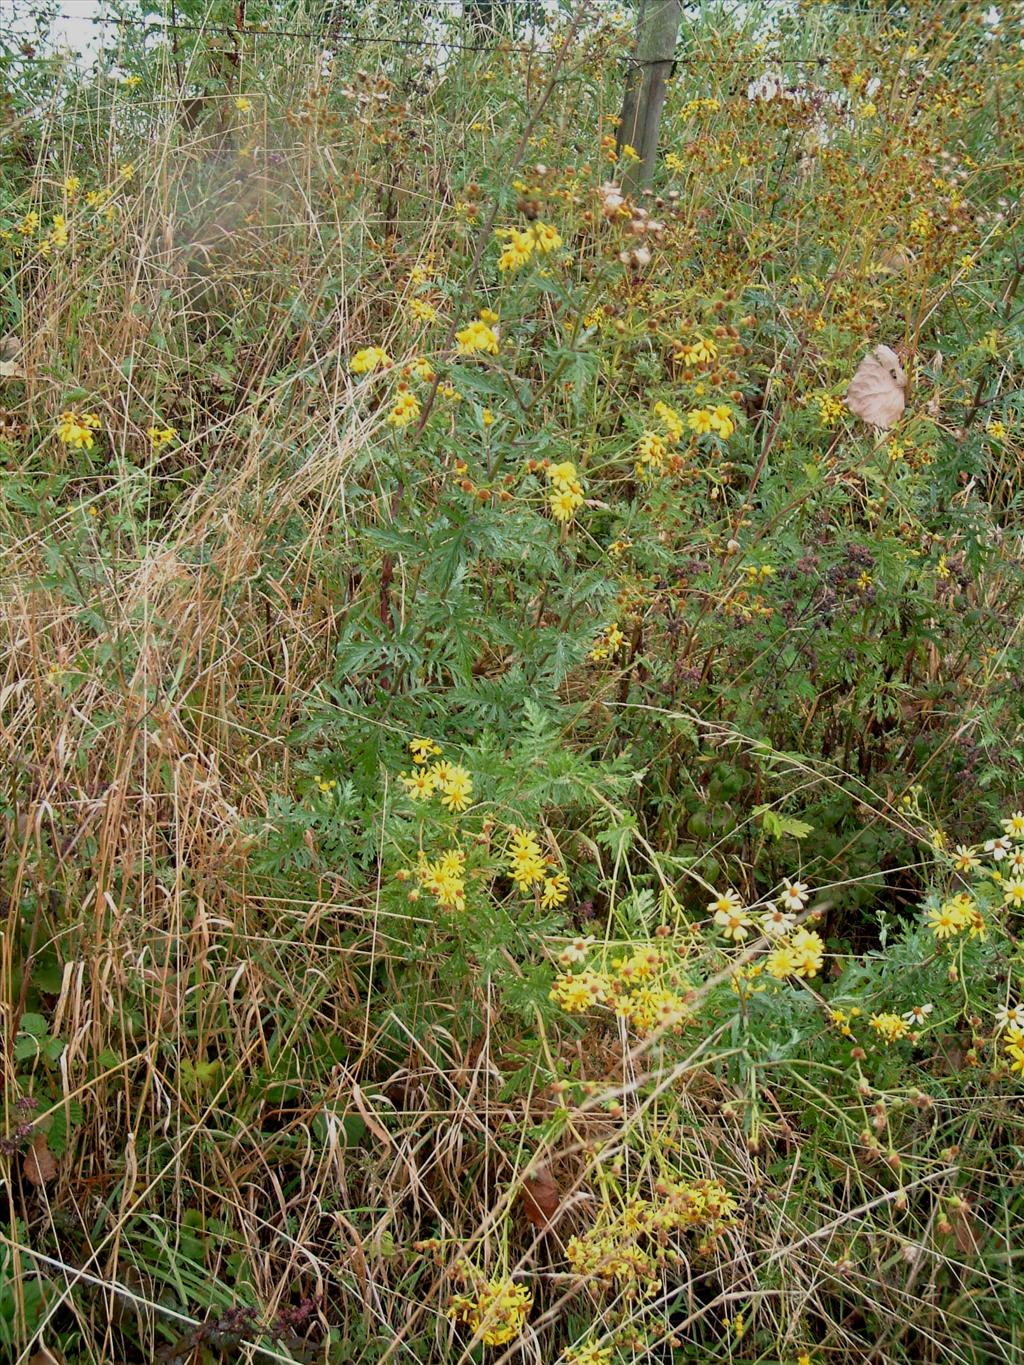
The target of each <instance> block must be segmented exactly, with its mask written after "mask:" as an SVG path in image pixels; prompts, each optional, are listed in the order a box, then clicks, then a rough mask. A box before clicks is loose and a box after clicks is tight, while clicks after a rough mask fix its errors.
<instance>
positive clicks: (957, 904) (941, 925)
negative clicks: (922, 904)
mask: <svg viewBox="0 0 1024 1365" xmlns="http://www.w3.org/2000/svg"><path fill="white" fill-rule="evenodd" d="M973 908H974V902H973V901H972V900H971V898H970V897H969V896H954V897H953V899H952V900H949V901H946V902H945V904H943V905H940V906H938V908H936V909H933V910H929V911H928V915H927V925H928V928H929V929H930V930H931V931H932V933H933V934H934V935H935V937H936V938H937V939H939V940H940V942H941V940H942V939H946V938H952V936H953V935H954V934H962V933H963V931H964V930H965V929H966V928H967V927H968V926H969V925H970V923H971V921H972V916H971V911H972V910H973Z"/></svg>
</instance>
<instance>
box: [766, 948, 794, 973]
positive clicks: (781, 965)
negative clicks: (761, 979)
mask: <svg viewBox="0 0 1024 1365" xmlns="http://www.w3.org/2000/svg"><path fill="white" fill-rule="evenodd" d="M764 967H765V971H766V972H767V973H768V975H769V976H773V977H775V979H776V981H781V980H782V979H783V978H784V977H787V976H795V975H796V970H797V958H796V954H795V953H794V952H793V949H792V948H791V947H790V946H789V944H788V943H780V944H779V946H778V947H777V948H773V949H772V951H771V952H770V953H769V954H768V956H767V957H766V958H765V960H764Z"/></svg>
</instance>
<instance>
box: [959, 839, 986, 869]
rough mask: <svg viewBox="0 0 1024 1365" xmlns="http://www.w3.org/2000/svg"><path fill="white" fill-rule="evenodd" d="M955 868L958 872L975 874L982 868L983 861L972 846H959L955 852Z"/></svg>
mask: <svg viewBox="0 0 1024 1365" xmlns="http://www.w3.org/2000/svg"><path fill="white" fill-rule="evenodd" d="M953 866H954V867H955V868H956V870H957V871H958V872H973V871H974V869H975V868H976V867H980V866H981V859H980V858H979V857H978V855H977V853H975V851H974V849H973V848H972V847H971V846H970V844H957V846H956V848H955V849H954V850H953Z"/></svg>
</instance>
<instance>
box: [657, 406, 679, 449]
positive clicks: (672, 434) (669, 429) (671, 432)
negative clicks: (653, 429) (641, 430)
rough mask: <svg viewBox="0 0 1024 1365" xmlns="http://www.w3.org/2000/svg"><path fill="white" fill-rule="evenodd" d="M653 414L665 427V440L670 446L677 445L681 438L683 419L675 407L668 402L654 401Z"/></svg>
mask: <svg viewBox="0 0 1024 1365" xmlns="http://www.w3.org/2000/svg"><path fill="white" fill-rule="evenodd" d="M654 415H655V417H657V419H658V421H659V422H661V424H662V426H664V428H665V440H666V441H667V443H668V444H669V445H670V446H674V445H678V444H679V442H680V441H681V440H682V439H683V431H684V427H683V419H682V418H681V417H680V416H679V414H678V412H676V410H675V408H673V407H670V406H669V405H668V403H655V405H654Z"/></svg>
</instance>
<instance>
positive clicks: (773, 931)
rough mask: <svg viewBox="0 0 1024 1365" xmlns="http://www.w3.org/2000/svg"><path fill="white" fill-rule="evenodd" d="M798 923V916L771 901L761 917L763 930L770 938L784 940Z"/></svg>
mask: <svg viewBox="0 0 1024 1365" xmlns="http://www.w3.org/2000/svg"><path fill="white" fill-rule="evenodd" d="M795 923H796V916H795V915H792V914H790V913H789V911H788V910H783V909H782V908H781V906H778V905H776V904H775V902H774V901H769V902H768V903H767V905H766V906H765V907H764V912H763V914H762V915H761V928H762V930H763V931H764V933H765V934H767V935H768V937H769V938H782V937H783V935H785V934H788V933H789V931H790V929H792V927H793V925H794V924H795Z"/></svg>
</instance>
